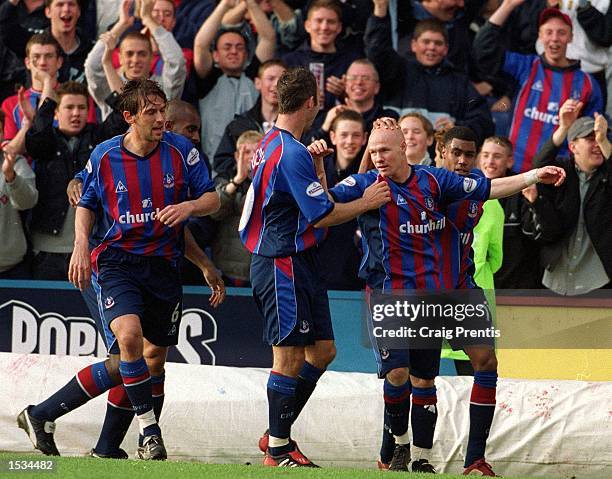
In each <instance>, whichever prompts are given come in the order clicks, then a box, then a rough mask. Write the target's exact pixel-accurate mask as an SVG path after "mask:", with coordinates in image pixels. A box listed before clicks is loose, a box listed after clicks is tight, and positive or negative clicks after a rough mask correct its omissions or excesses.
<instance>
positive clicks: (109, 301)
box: [104, 296, 115, 309]
mask: <svg viewBox="0 0 612 479" xmlns="http://www.w3.org/2000/svg"><path fill="white" fill-rule="evenodd" d="M113 306H115V300H114V299H113V297H112V296H107V297H106V299H105V300H104V308H105V309H110V308H112V307H113Z"/></svg>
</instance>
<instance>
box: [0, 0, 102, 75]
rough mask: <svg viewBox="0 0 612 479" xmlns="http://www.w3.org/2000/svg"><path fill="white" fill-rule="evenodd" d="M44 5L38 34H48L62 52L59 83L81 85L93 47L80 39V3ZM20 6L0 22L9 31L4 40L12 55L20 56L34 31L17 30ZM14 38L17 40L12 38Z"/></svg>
mask: <svg viewBox="0 0 612 479" xmlns="http://www.w3.org/2000/svg"><path fill="white" fill-rule="evenodd" d="M7 3H9V2H7ZM44 4H45V9H44V15H45V17H46V19H48V20H47V22H46V25H45V27H44V29H43V30H41V33H42V31H48V32H49V33H51V35H53V37H54V38H55V39H56V40H57V41H58V43H59V44H60V46H61V49H62V57H63V62H62V67H61V69H60V71H59V81H60V82H65V81H68V80H75V81H78V82H84V81H85V72H84V63H85V58H87V54H88V53H89V51H90V50H91V47H92V46H93V44H92V42H91V40H90V39H89V38H88V37H86V36H82V35H81V34H80V33H79V32H78V31H77V25H78V21H79V19H80V18H81V2H80V1H78V0H45V2H44ZM19 5H21V4H18V5H17V8H16V9H12V12H13V14H12V16H10V18H8V19H6V21H7V22H9V23H3V20H2V19H0V25H2V26H3V28H2V29H3V30H4V28H7V29H8V31H10V32H11V34H10V40H9V39H7V41H9V42H10V43H9V44H10V45H12V46H13V47H14V48H15V50H14V51H15V53H17V55H19V56H21V57H23V55H24V53H25V45H26V43H27V41H28V40H29V39H30V38H31V36H32V35H33V34H34V33H37V32H36V31H35V30H34V31H33V30H30V29H29V28H28V29H24V28H21V27H19V21H18V16H19V14H18V13H17V12H18V8H19ZM9 10H11V9H10V8H9ZM0 17H1V13H0ZM13 37H18V38H15V39H13Z"/></svg>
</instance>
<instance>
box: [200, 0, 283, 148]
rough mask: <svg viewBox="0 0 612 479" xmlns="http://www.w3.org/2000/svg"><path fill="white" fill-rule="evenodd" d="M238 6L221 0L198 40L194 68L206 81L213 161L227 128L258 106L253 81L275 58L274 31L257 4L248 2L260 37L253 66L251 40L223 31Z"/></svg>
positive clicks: (206, 134) (205, 140) (206, 143)
mask: <svg viewBox="0 0 612 479" xmlns="http://www.w3.org/2000/svg"><path fill="white" fill-rule="evenodd" d="M236 3H237V1H236V0H221V2H220V3H219V5H217V7H216V8H215V10H214V11H213V13H212V14H211V15H210V17H208V18H207V19H206V21H205V22H204V24H203V25H202V27H201V28H200V31H199V32H198V34H197V35H196V38H195V45H194V55H195V57H194V66H195V70H196V72H197V74H198V76H199V77H200V79H201V80H202V81H201V84H200V85H199V91H198V94H199V97H200V98H201V99H200V105H199V106H200V117H201V118H202V120H203V121H202V135H201V136H202V149H203V150H204V153H206V155H208V156H209V157H210V158H212V157H213V156H214V154H215V152H216V151H217V147H218V146H219V142H220V141H221V138H222V136H223V132H224V130H225V127H226V126H227V124H228V123H229V122H230V121H231V120H232V119H233V118H234V115H236V114H239V113H243V112H245V111H247V110H249V109H250V108H252V107H253V105H255V102H256V101H257V89H256V88H255V85H254V84H253V81H252V80H251V78H253V77H255V75H256V73H257V70H258V68H259V63H260V62H265V61H266V60H270V59H272V58H273V57H274V48H275V44H276V41H275V38H274V30H273V28H272V25H271V24H270V21H269V20H268V18H267V17H266V15H265V14H264V13H263V12H262V11H261V9H260V8H259V6H258V5H257V2H256V1H255V0H248V2H247V3H248V6H249V11H250V12H251V18H252V19H253V22H254V23H255V27H256V28H257V32H258V35H259V36H258V40H257V47H256V48H255V55H254V56H253V59H252V61H251V62H250V64H249V65H247V59H248V58H249V52H248V48H247V46H248V45H247V39H246V38H245V37H244V36H243V33H242V32H241V31H240V30H239V29H236V28H225V27H224V28H220V27H221V19H222V18H223V15H224V14H225V13H226V12H227V11H228V10H229V9H231V8H232V7H234V6H235V5H236ZM211 46H212V49H211ZM208 119H214V120H213V121H208Z"/></svg>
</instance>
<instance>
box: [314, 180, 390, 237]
mask: <svg viewBox="0 0 612 479" xmlns="http://www.w3.org/2000/svg"><path fill="white" fill-rule="evenodd" d="M389 201H391V190H390V189H389V185H388V184H387V183H386V182H385V181H380V182H376V183H373V184H371V185H370V186H368V187H367V188H366V189H365V191H364V192H363V196H362V197H361V198H358V199H356V200H353V201H350V202H348V203H335V205H334V209H333V210H331V212H330V213H329V214H328V215H327V216H325V217H324V218H322V219H321V220H319V222H318V223H316V224H315V225H314V226H315V228H325V227H327V226H334V225H339V224H342V223H346V222H347V221H349V220H351V219H353V218H355V217H357V216H359V215H361V214H363V213H365V212H366V211H369V210H375V209H378V208H380V207H381V206H382V205H384V204H385V203H388V202H389Z"/></svg>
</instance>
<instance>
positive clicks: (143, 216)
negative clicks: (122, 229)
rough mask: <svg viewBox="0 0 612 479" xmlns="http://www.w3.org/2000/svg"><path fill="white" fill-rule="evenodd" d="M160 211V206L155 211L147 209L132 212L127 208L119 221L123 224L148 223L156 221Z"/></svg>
mask: <svg viewBox="0 0 612 479" xmlns="http://www.w3.org/2000/svg"><path fill="white" fill-rule="evenodd" d="M159 213H161V209H160V208H155V211H147V212H146V213H132V212H131V211H130V210H127V211H126V212H125V214H124V215H120V216H119V223H120V224H122V225H132V224H141V223H148V222H149V221H155V220H156V219H157V217H158V216H159Z"/></svg>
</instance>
